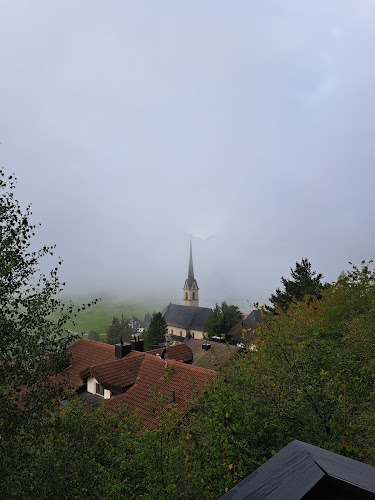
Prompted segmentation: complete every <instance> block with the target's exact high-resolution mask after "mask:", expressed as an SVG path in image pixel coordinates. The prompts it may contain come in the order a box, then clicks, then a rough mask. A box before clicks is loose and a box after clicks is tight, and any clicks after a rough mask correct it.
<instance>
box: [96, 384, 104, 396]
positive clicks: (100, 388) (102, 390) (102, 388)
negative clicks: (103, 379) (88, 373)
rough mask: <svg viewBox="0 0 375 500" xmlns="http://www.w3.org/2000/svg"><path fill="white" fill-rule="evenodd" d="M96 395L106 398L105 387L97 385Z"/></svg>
mask: <svg viewBox="0 0 375 500" xmlns="http://www.w3.org/2000/svg"><path fill="white" fill-rule="evenodd" d="M96 394H99V395H100V396H104V387H103V386H102V385H100V384H96Z"/></svg>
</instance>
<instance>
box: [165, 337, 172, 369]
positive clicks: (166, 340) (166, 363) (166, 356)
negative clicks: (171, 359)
mask: <svg viewBox="0 0 375 500" xmlns="http://www.w3.org/2000/svg"><path fill="white" fill-rule="evenodd" d="M171 343H172V337H171V336H170V335H169V333H166V334H165V357H164V359H165V369H166V370H168V347H169V346H170V344H171Z"/></svg>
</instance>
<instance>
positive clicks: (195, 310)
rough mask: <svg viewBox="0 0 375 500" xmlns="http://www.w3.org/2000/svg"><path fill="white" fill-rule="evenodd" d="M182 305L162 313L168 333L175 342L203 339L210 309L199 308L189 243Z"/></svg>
mask: <svg viewBox="0 0 375 500" xmlns="http://www.w3.org/2000/svg"><path fill="white" fill-rule="evenodd" d="M183 293H184V295H183V302H184V305H177V304H172V303H171V304H169V305H168V306H167V307H166V308H165V309H164V310H163V312H162V314H163V317H164V320H165V322H166V323H167V326H168V333H169V334H170V335H172V339H173V340H174V341H177V342H183V341H184V340H185V339H186V338H191V337H192V338H197V339H203V333H204V332H203V324H204V322H205V321H206V319H207V318H208V315H209V314H210V312H211V309H210V308H208V307H199V288H198V283H197V280H196V279H195V277H194V269H193V253H192V247H191V241H190V257H189V270H188V277H187V279H186V280H185V285H184V288H183Z"/></svg>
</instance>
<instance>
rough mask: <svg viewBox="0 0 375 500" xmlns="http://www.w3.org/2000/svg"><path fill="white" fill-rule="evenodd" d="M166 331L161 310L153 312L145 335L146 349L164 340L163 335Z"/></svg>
mask: <svg viewBox="0 0 375 500" xmlns="http://www.w3.org/2000/svg"><path fill="white" fill-rule="evenodd" d="M167 333H168V327H167V323H166V322H165V320H164V318H163V315H162V313H161V312H154V313H153V315H152V316H151V323H150V326H149V328H148V330H147V334H146V336H145V344H146V346H145V347H146V350H147V351H149V350H150V349H156V348H157V347H159V345H160V344H163V343H164V342H165V335H166V334H167Z"/></svg>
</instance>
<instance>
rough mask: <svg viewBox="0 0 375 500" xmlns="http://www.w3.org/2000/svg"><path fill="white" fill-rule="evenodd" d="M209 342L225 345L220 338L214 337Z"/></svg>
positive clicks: (223, 340)
mask: <svg viewBox="0 0 375 500" xmlns="http://www.w3.org/2000/svg"><path fill="white" fill-rule="evenodd" d="M211 340H212V341H213V342H219V343H220V344H224V343H225V339H223V338H221V337H218V336H214V337H212V338H211Z"/></svg>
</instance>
